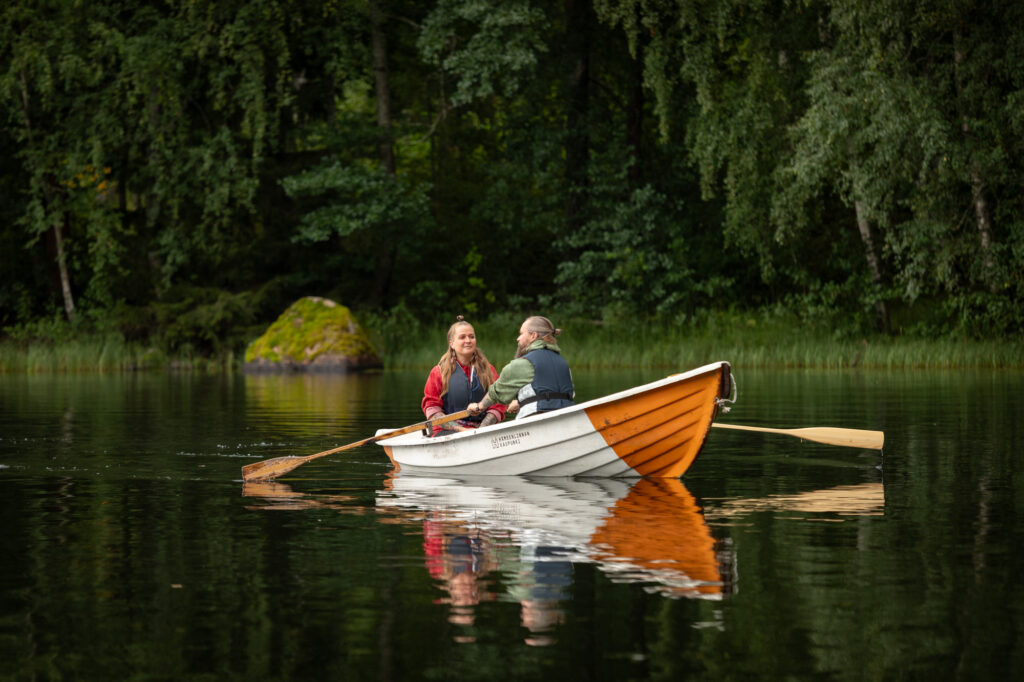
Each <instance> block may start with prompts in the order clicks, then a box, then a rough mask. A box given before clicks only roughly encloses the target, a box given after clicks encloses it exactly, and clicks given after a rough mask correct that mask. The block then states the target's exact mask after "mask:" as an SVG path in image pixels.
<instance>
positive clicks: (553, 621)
mask: <svg viewBox="0 0 1024 682" xmlns="http://www.w3.org/2000/svg"><path fill="white" fill-rule="evenodd" d="M566 553H567V550H566V549H564V548H562V547H548V546H544V545H540V546H537V547H523V548H522V556H521V559H520V560H521V561H523V562H524V563H525V564H526V565H525V566H524V567H523V570H521V571H520V572H519V582H518V584H516V585H513V586H512V587H511V588H510V589H509V593H510V594H511V595H512V597H513V598H514V599H516V600H517V601H518V602H519V606H520V611H519V614H520V623H521V624H522V626H523V627H524V628H526V630H527V631H528V634H527V635H526V637H525V638H524V640H523V641H525V642H526V644H527V645H529V646H548V645H550V644H554V643H555V639H554V637H552V635H551V632H552V631H554V629H555V627H556V626H557V625H561V624H562V623H563V622H565V611H563V609H562V608H561V604H562V602H563V601H564V600H566V599H568V598H569V596H570V595H569V588H570V587H571V586H572V562H571V561H568V560H567V559H564V558H560V557H564V556H565V555H566Z"/></svg>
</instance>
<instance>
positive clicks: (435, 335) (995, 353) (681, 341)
mask: <svg viewBox="0 0 1024 682" xmlns="http://www.w3.org/2000/svg"><path fill="white" fill-rule="evenodd" d="M552 319H553V321H554V322H555V324H556V326H560V327H562V328H563V330H564V331H563V334H562V336H561V337H560V339H559V343H560V345H561V346H562V350H563V353H564V354H565V356H566V358H567V359H568V360H569V362H570V363H571V365H572V366H573V367H579V368H659V369H667V370H671V371H682V370H686V369H690V368H693V367H697V366H699V365H703V364H706V363H709V362H714V361H717V360H727V361H729V362H730V363H732V365H733V366H735V367H738V368H780V369H781V368H815V369H847V368H872V369H918V368H919V369H1000V368H1018V369H1019V368H1024V341H1022V340H964V339H955V338H938V339H926V338H913V337H902V336H901V337H890V336H876V337H870V338H843V337H839V336H837V335H835V334H833V333H832V332H830V331H827V330H823V329H816V328H813V327H807V326H801V325H800V324H799V323H798V322H797V321H796V320H794V319H789V318H785V317H772V316H767V315H765V316H761V317H748V316H744V315H740V314H736V313H721V314H713V315H707V316H705V317H703V318H702V319H700V320H684V321H675V322H669V321H656V322H643V321H635V320H629V321H611V322H605V321H594V320H579V319H569V320H560V319H558V318H557V317H556V316H553V317H552ZM470 321H471V322H472V323H473V325H474V327H475V329H476V333H477V338H478V339H479V343H480V346H481V348H483V349H484V351H485V352H486V354H487V356H488V358H489V359H490V360H491V362H492V363H493V364H494V365H495V366H496V367H498V368H499V369H500V368H501V367H502V366H503V365H504V364H505V363H506V362H508V361H509V360H510V359H511V358H512V357H513V354H514V353H515V340H516V336H517V334H518V332H519V325H520V323H521V322H522V317H521V316H512V315H508V314H504V315H495V316H492V317H489V318H486V319H481V320H470ZM361 322H362V324H363V326H364V327H365V328H366V329H368V330H369V331H370V336H371V339H372V340H373V342H374V344H375V346H376V347H377V349H378V352H379V353H380V355H381V358H382V360H383V362H384V364H385V366H386V367H388V368H395V369H403V368H404V369H425V368H428V367H430V366H432V365H433V364H435V363H436V362H437V360H438V358H440V356H441V354H442V353H443V352H444V350H445V349H446V348H447V342H446V334H447V331H448V326H447V325H440V324H436V325H430V324H422V323H419V322H417V321H416V320H415V319H413V318H411V317H403V316H400V315H387V316H375V315H363V316H361ZM240 356H241V353H238V354H232V353H227V354H224V355H222V356H219V357H216V358H205V357H196V356H185V357H174V356H168V355H166V354H165V353H163V352H161V351H159V350H157V349H154V348H145V347H142V346H139V345H133V344H129V343H126V342H125V341H124V340H123V339H122V338H121V337H120V336H118V335H115V334H108V335H103V336H91V337H85V338H80V339H73V340H60V341H52V342H31V343H30V342H26V341H24V340H7V341H0V373H2V372H29V373H31V372H54V371H56V372H94V371H101V372H102V371H133V370H147V369H162V368H170V369H186V370H204V371H230V370H232V369H235V368H237V367H238V362H239V358H240Z"/></svg>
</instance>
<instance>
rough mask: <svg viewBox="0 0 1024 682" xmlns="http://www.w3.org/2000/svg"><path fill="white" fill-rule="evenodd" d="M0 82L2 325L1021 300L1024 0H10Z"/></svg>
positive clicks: (922, 330)
mask: <svg viewBox="0 0 1024 682" xmlns="http://www.w3.org/2000/svg"><path fill="white" fill-rule="evenodd" d="M0 113H2V116H3V122H4V125H3V127H2V129H0V270H2V272H3V276H2V278H0V330H2V331H0V341H2V340H4V339H6V340H7V341H9V342H10V341H14V342H20V343H29V342H33V343H34V342H44V341H48V340H50V341H52V340H54V339H58V338H68V337H69V336H70V337H74V336H80V335H89V334H108V335H109V334H113V335H117V336H118V337H119V338H123V339H124V340H125V341H126V342H128V343H140V344H150V345H153V346H156V347H159V348H161V349H163V350H164V351H165V352H167V353H171V354H173V353H178V354H186V355H188V354H198V355H206V356H210V355H216V354H219V353H224V352H226V351H235V352H237V351H238V350H239V349H242V348H244V346H245V344H246V343H247V342H248V341H249V340H251V339H252V338H254V335H253V330H254V329H257V328H260V327H261V326H265V325H266V324H267V323H269V322H270V321H272V320H273V319H274V318H276V316H277V315H278V314H280V312H281V311H282V310H283V309H284V308H285V307H286V306H287V305H288V304H290V303H291V302H292V301H294V300H296V299H297V298H299V297H302V296H306V295H317V296H326V297H329V298H332V299H334V300H337V301H338V302H340V303H343V304H344V305H347V306H349V307H350V308H352V309H353V310H356V311H362V312H364V313H365V314H367V315H375V316H377V317H376V318H375V319H391V320H396V319H397V320H411V321H413V322H418V323H424V324H436V323H439V322H440V321H449V322H450V321H451V320H453V319H454V317H455V315H457V314H465V315H467V316H472V317H476V318H487V317H488V316H492V315H502V314H519V313H531V312H540V313H542V314H547V313H552V312H554V313H557V314H558V315H559V316H560V317H562V318H569V319H581V320H594V321H598V322H600V321H605V322H609V321H618V323H619V324H621V325H622V328H623V329H627V330H628V329H630V328H631V327H633V326H634V325H635V324H636V323H637V321H652V320H654V321H658V322H659V323H660V324H663V325H673V324H687V323H689V324H699V323H700V320H701V319H703V317H704V316H707V315H708V314H709V313H710V312H723V311H744V313H749V314H751V315H755V316H756V315H768V314H780V312H779V311H782V312H783V313H784V314H786V315H789V316H792V317H793V319H797V320H800V321H801V323H803V324H807V325H817V326H818V327H820V328H824V329H830V330H832V331H833V333H835V334H837V335H839V336H846V337H859V336H863V335H877V336H881V337H894V336H909V337H918V338H940V337H941V338H957V339H960V338H967V339H1009V340H1011V341H1013V342H1016V341H1019V339H1020V338H1021V336H1022V332H1024V305H1022V304H1024V4H1022V3H1018V2H1010V1H1008V0H1004V1H999V0H988V1H985V0H953V1H951V0H919V1H916V2H905V1H903V0H845V1H842V0H562V1H561V2H541V1H540V0H421V1H420V2H414V1H412V0H353V1H351V2H346V1H343V0H327V1H324V0H316V1H311V0H216V1H214V0H188V1H185V0H162V1H160V2H154V1H146V0H125V1H123V2H74V1H71V0H50V1H47V0H42V1H37V2H27V1H25V0H10V1H9V2H7V3H5V4H4V8H3V9H0ZM510 311H511V313H510Z"/></svg>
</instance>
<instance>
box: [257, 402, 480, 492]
mask: <svg viewBox="0 0 1024 682" xmlns="http://www.w3.org/2000/svg"><path fill="white" fill-rule="evenodd" d="M468 416H469V410H463V411H462V412H453V413H452V414H446V415H445V416H443V417H438V418H437V419H428V420H427V421H425V422H420V423H419V424H412V425H411V426H403V427H402V428H400V429H395V430H394V431H388V432H387V433H382V434H380V435H379V436H371V437H369V438H364V439H363V440H360V441H356V442H355V443H349V444H348V445H342V446H341V447H337V448H334V449H333V450H324V451H323V452H318V453H316V454H315V455H306V456H305V457H298V456H289V457H275V458H274V459H265V460H263V461H262V462H253V463H252V464H246V465H245V466H244V467H242V480H243V481H268V480H270V479H272V478H277V477H278V476H281V475H283V474H287V473H288V472H289V471H291V470H292V469H297V468H299V467H300V466H302V465H303V464H305V463H306V462H309V461H311V460H314V459H316V458H318V457H324V456H326V455H333V454H334V453H335V452H342V451H344V450H352V449H354V448H358V447H359V446H360V445H367V444H369V443H376V442H377V441H379V440H385V439H386V438H394V437H395V436H401V435H402V434H403V433H412V432H413V431H419V430H420V429H423V428H427V429H433V427H434V426H436V425H438V424H446V423H448V422H453V421H455V420H456V419H465V418H466V417H468Z"/></svg>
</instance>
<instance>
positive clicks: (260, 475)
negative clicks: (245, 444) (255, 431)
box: [242, 455, 306, 481]
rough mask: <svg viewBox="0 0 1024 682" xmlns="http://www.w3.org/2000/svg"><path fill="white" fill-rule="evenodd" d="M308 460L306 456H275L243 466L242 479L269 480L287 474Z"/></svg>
mask: <svg viewBox="0 0 1024 682" xmlns="http://www.w3.org/2000/svg"><path fill="white" fill-rule="evenodd" d="M305 461H306V457H297V456H294V455H292V456H289V457H275V458H274V459H266V460H263V461H262V462H254V463H252V464H246V465H245V466H244V467H242V480H243V481H267V480H270V479H271V478H277V477H278V476H282V475H284V474H287V473H288V472H289V471H291V470H292V469H296V468H298V467H299V466H301V465H302V463H303V462H305Z"/></svg>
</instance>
